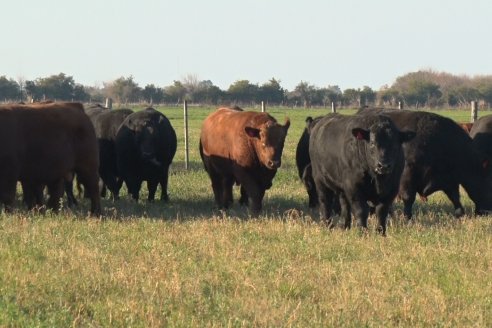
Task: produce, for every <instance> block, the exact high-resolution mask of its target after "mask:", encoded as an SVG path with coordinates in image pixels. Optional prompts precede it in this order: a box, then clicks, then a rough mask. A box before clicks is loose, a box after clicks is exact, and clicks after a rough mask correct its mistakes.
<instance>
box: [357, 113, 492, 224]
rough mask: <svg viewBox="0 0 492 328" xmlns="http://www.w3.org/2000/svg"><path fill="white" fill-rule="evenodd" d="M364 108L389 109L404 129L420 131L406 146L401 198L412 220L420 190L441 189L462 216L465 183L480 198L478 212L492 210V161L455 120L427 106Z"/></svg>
mask: <svg viewBox="0 0 492 328" xmlns="http://www.w3.org/2000/svg"><path fill="white" fill-rule="evenodd" d="M359 112H360V113H368V112H371V113H374V112H379V113H384V115H386V116H388V117H390V118H391V119H392V121H393V122H394V123H395V125H396V126H397V127H398V128H399V129H401V130H407V129H408V130H413V131H415V133H416V137H415V138H414V139H413V140H412V141H410V142H408V143H406V144H405V145H404V146H403V150H404V153H405V168H404V171H403V174H402V178H401V184H400V197H401V198H402V200H403V203H404V215H405V216H406V217H407V219H411V217H412V206H413V203H414V202H415V197H416V194H417V193H419V194H420V195H421V197H423V198H424V199H425V198H426V197H427V196H429V195H431V194H432V193H434V192H436V191H438V190H442V191H443V192H444V193H445V194H446V195H447V197H448V198H449V199H450V200H451V202H452V203H453V206H454V209H455V216H457V217H459V216H462V215H463V214H464V209H463V206H462V205H461V202H460V194H459V185H460V184H461V185H462V186H463V188H464V189H465V191H466V192H467V194H468V195H469V197H470V198H471V200H472V201H473V202H474V203H475V213H476V214H484V213H486V212H488V211H489V210H490V209H492V193H491V183H490V180H491V170H490V167H489V165H488V164H489V160H488V159H487V158H486V156H485V155H484V154H483V153H482V152H480V151H479V150H478V149H477V148H476V147H475V146H474V145H473V141H472V139H471V137H470V136H469V135H468V133H466V131H465V130H463V129H462V128H461V127H460V126H459V125H458V124H456V122H455V121H453V120H451V119H449V118H446V117H443V116H440V115H438V114H434V113H429V112H422V111H409V110H382V109H374V108H365V109H362V110H361V111H359Z"/></svg>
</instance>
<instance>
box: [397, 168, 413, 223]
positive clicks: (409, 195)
mask: <svg viewBox="0 0 492 328" xmlns="http://www.w3.org/2000/svg"><path fill="white" fill-rule="evenodd" d="M399 196H400V198H401V199H402V201H403V215H404V216H405V218H406V219H407V220H408V221H410V220H411V219H412V207H413V203H415V197H416V196H417V190H416V189H415V187H414V186H413V183H412V172H411V171H408V170H407V168H405V170H404V171H403V174H402V176H401V179H400V190H399Z"/></svg>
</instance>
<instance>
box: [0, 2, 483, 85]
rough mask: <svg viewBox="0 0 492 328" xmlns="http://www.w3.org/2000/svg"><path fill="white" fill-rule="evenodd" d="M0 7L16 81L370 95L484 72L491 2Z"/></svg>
mask: <svg viewBox="0 0 492 328" xmlns="http://www.w3.org/2000/svg"><path fill="white" fill-rule="evenodd" d="M1 11H2V15H1V16H2V17H1V19H0V30H1V31H2V33H1V36H2V37H1V39H0V76H2V75H5V76H7V77H9V78H13V79H15V80H17V79H18V78H24V79H27V80H32V79H36V78H38V77H47V76H50V75H53V74H58V73H65V74H67V75H69V76H73V78H74V80H75V82H77V83H82V84H84V85H89V86H91V85H102V82H109V81H112V80H114V79H117V78H119V77H121V76H124V77H128V76H130V75H133V77H134V80H135V81H136V82H137V83H138V84H139V85H140V86H141V87H144V86H145V85H147V84H150V83H154V84H155V85H157V86H159V87H164V86H167V85H170V84H172V83H173V81H174V80H181V79H183V77H185V76H187V75H190V74H191V75H194V76H196V77H198V79H199V80H211V81H212V82H213V83H214V84H215V85H217V86H219V87H220V88H222V89H227V88H228V87H229V85H231V84H232V83H233V82H235V81H237V80H249V81H250V82H251V83H258V84H260V85H261V84H263V83H264V82H266V81H268V80H269V79H271V78H272V77H273V78H276V79H278V80H280V81H281V85H282V86H283V87H284V88H287V89H288V90H292V89H294V87H295V86H296V85H297V84H298V83H299V82H301V81H305V82H308V83H310V84H314V85H315V86H317V87H325V86H328V85H339V86H340V87H341V88H342V90H343V89H346V88H361V87H363V86H365V85H367V86H370V87H371V88H373V89H375V90H377V89H379V88H380V87H381V86H382V85H384V84H389V85H390V84H392V83H393V82H394V81H395V79H396V78H397V77H398V76H401V75H404V74H406V73H408V72H412V71H417V70H420V69H433V70H436V71H444V72H448V73H452V74H456V75H462V74H465V75H469V76H475V75H490V74H492V1H491V0H466V1H465V0H442V1H441V0H439V1H438V0H405V1H403V0H302V1H301V0H298V1H291V0H242V1H239V0H176V1H164V0H162V1H158V0H137V1H133V0H131V1H130V0H79V1H73V0H44V1H41V0H2V4H1Z"/></svg>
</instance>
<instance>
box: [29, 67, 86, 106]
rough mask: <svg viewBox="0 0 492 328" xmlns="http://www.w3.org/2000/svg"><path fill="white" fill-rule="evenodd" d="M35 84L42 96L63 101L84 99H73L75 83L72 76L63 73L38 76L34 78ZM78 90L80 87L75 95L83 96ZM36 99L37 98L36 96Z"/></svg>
mask: <svg viewBox="0 0 492 328" xmlns="http://www.w3.org/2000/svg"><path fill="white" fill-rule="evenodd" d="M26 83H27V82H26ZM35 84H36V88H37V89H38V90H37V91H38V92H39V93H40V94H41V95H42V98H46V99H54V100H65V101H71V100H84V99H75V96H76V94H75V89H76V83H75V81H74V79H73V77H72V76H67V75H66V74H65V73H60V74H58V75H51V76H48V77H45V78H38V79H36V81H35ZM80 91H81V90H80V88H78V90H77V96H79V97H85V96H86V95H85V94H83V93H82V94H81V93H80ZM39 93H38V95H39ZM36 99H38V98H37V97H36Z"/></svg>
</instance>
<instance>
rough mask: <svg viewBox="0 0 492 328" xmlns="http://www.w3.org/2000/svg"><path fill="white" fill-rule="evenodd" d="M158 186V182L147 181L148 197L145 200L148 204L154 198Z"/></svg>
mask: <svg viewBox="0 0 492 328" xmlns="http://www.w3.org/2000/svg"><path fill="white" fill-rule="evenodd" d="M158 184H159V181H157V180H154V179H151V180H147V189H148V191H149V196H148V198H147V200H148V201H149V202H153V201H154V198H155V192H156V191H157V185H158Z"/></svg>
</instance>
